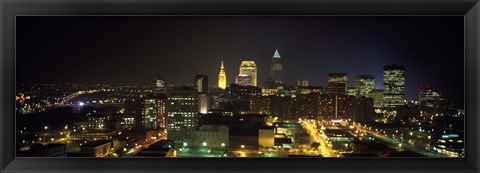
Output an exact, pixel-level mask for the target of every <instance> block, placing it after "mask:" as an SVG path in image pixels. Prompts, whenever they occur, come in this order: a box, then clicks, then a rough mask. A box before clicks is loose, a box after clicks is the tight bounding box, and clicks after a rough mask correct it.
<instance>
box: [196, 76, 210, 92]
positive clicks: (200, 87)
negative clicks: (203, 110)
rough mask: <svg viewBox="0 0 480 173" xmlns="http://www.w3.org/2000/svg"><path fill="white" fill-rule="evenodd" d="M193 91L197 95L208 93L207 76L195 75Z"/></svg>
mask: <svg viewBox="0 0 480 173" xmlns="http://www.w3.org/2000/svg"><path fill="white" fill-rule="evenodd" d="M195 89H196V90H197V92H198V93H199V94H205V93H207V92H208V75H204V74H197V75H195Z"/></svg>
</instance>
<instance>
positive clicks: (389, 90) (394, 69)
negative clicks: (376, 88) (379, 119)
mask: <svg viewBox="0 0 480 173" xmlns="http://www.w3.org/2000/svg"><path fill="white" fill-rule="evenodd" d="M404 100H405V67H404V66H403V65H397V64H392V65H387V66H385V67H384V68H383V106H384V107H397V106H402V105H403V104H404V103H403V102H404Z"/></svg>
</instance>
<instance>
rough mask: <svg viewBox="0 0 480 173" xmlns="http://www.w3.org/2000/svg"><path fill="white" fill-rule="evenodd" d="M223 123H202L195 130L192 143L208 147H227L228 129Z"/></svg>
mask: <svg viewBox="0 0 480 173" xmlns="http://www.w3.org/2000/svg"><path fill="white" fill-rule="evenodd" d="M228 129H229V128H228V126H225V125H202V126H200V128H199V129H198V130H197V131H195V137H194V142H193V144H192V145H194V146H198V147H208V148H228V144H229V143H228V141H229V140H228V138H229V130H228Z"/></svg>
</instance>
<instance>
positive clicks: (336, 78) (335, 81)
mask: <svg viewBox="0 0 480 173" xmlns="http://www.w3.org/2000/svg"><path fill="white" fill-rule="evenodd" d="M347 84H348V76H347V73H328V77H327V87H325V92H326V93H330V94H346V93H347Z"/></svg>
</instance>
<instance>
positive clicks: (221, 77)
mask: <svg viewBox="0 0 480 173" xmlns="http://www.w3.org/2000/svg"><path fill="white" fill-rule="evenodd" d="M218 87H219V88H221V89H225V88H227V75H226V74H225V67H224V66H223V61H222V64H221V65H220V73H219V74H218Z"/></svg>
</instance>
